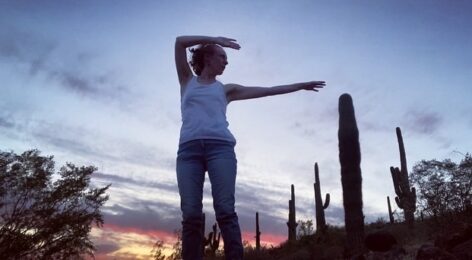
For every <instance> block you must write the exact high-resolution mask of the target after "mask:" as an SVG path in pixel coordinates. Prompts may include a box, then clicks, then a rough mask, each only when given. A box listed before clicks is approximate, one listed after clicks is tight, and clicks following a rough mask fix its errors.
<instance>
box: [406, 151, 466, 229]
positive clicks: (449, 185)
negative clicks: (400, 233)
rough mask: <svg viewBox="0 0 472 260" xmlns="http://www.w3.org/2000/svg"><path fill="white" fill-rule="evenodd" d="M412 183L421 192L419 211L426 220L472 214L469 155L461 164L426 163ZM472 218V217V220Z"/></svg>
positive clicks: (418, 166)
mask: <svg viewBox="0 0 472 260" xmlns="http://www.w3.org/2000/svg"><path fill="white" fill-rule="evenodd" d="M410 178H411V182H412V184H413V185H415V186H416V187H417V189H418V193H419V194H418V204H419V205H418V207H419V210H420V212H421V213H422V214H423V217H427V218H429V217H431V218H432V220H434V221H435V222H436V224H439V223H438V222H440V220H442V219H444V218H440V217H449V219H448V220H447V221H452V220H454V218H455V216H457V215H458V214H459V215H461V214H463V213H466V212H471V210H472V156H471V155H470V154H466V155H465V156H464V158H463V159H462V161H461V162H460V163H459V164H457V163H455V162H452V161H451V160H450V159H445V160H443V161H438V160H428V161H427V160H422V161H421V162H418V163H417V164H416V165H415V166H414V167H413V171H412V173H411V174H410ZM471 217H472V216H471Z"/></svg>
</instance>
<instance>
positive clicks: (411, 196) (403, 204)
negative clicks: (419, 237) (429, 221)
mask: <svg viewBox="0 0 472 260" xmlns="http://www.w3.org/2000/svg"><path fill="white" fill-rule="evenodd" d="M396 131H397V139H398V148H399V149H400V169H399V168H398V167H390V172H391V174H392V180H393V187H394V188H395V193H396V194H397V197H395V202H396V203H397V205H398V207H399V208H401V209H403V214H404V215H405V222H406V223H407V225H408V227H410V228H413V227H414V222H415V215H414V214H415V211H416V190H415V188H414V187H412V188H411V189H410V182H409V180H408V168H407V165H406V154H405V146H404V145H403V137H402V132H401V130H400V127H397V129H396Z"/></svg>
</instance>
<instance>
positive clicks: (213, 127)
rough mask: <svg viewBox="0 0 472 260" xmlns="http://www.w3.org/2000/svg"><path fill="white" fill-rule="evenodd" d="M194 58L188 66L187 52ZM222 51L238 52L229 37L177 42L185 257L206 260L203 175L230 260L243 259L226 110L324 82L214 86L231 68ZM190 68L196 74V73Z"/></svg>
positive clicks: (179, 170)
mask: <svg viewBox="0 0 472 260" xmlns="http://www.w3.org/2000/svg"><path fill="white" fill-rule="evenodd" d="M195 45H198V46H197V47H195V48H193V49H191V50H190V52H191V53H192V58H191V60H190V62H188V61H187V52H186V49H187V48H189V47H192V46H195ZM222 47H227V48H232V49H236V50H238V49H239V48H240V46H239V44H237V43H236V40H234V39H230V38H225V37H208V36H180V37H177V39H176V42H175V64H176V67H177V74H178V77H179V82H180V95H181V112H182V128H181V131H180V140H179V150H178V153H177V182H178V186H179V194H180V206H181V210H182V218H183V221H182V257H183V259H184V260H195V259H202V255H201V253H202V250H201V249H202V238H203V234H202V224H203V223H202V221H203V219H202V208H203V204H202V199H203V182H204V179H205V172H208V176H209V178H210V182H211V190H212V196H213V207H214V209H215V214H216V220H217V222H218V226H219V227H220V230H221V234H222V236H223V241H224V250H225V256H226V259H231V260H235V259H236V260H237V259H242V258H243V246H242V242H241V231H240V228H239V223H238V217H237V215H236V211H235V208H234V205H235V199H234V194H235V183H236V163H237V161H236V156H235V153H234V146H235V144H236V139H235V138H234V136H233V135H232V134H231V132H230V131H229V129H228V122H227V120H226V106H227V105H228V104H229V103H230V102H232V101H236V100H244V99H251V98H260V97H265V96H272V95H279V94H286V93H290V92H295V91H298V90H312V91H318V89H319V88H322V87H323V86H324V85H325V83H324V81H311V82H303V83H296V84H291V85H281V86H274V87H245V86H241V85H238V84H222V83H221V82H220V81H218V80H216V76H217V75H221V74H223V71H224V69H225V67H226V65H228V61H227V57H226V53H225V51H224V50H223V48H222ZM189 63H190V65H191V67H192V69H193V72H195V74H196V76H195V75H194V74H193V73H192V70H191V69H190V66H189Z"/></svg>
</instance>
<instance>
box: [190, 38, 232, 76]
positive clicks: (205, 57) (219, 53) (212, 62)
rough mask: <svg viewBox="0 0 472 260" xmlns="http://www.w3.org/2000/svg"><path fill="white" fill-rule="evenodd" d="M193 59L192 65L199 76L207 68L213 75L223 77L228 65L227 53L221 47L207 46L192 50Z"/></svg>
mask: <svg viewBox="0 0 472 260" xmlns="http://www.w3.org/2000/svg"><path fill="white" fill-rule="evenodd" d="M190 52H191V53H192V59H191V60H190V65H191V66H192V69H193V71H194V72H195V74H197V75H198V76H200V75H201V73H202V71H203V70H204V69H205V68H206V69H207V70H210V72H211V73H212V74H215V75H221V74H222V73H223V70H224V69H225V66H226V65H227V64H228V61H227V57H226V52H225V51H224V50H223V48H221V47H220V46H219V45H216V44H205V45H200V46H198V47H196V48H193V49H190Z"/></svg>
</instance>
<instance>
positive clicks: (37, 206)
mask: <svg viewBox="0 0 472 260" xmlns="http://www.w3.org/2000/svg"><path fill="white" fill-rule="evenodd" d="M96 170H97V169H96V168H95V167H93V166H87V167H84V166H82V167H76V166H75V165H73V164H72V163H67V164H66V165H65V166H63V167H61V168H60V170H59V171H58V173H57V174H56V173H55V169H54V161H53V157H52V156H48V157H45V156H41V155H40V152H39V151H38V150H30V151H26V152H24V153H22V154H21V155H17V154H15V153H13V152H3V151H0V255H1V256H2V259H25V258H26V259H70V258H75V259H77V258H79V259H80V258H83V257H84V256H85V255H89V256H93V251H94V250H95V248H94V245H93V243H92V241H91V240H90V238H89V233H90V230H91V228H92V225H93V224H94V223H95V224H96V225H97V226H101V225H103V218H102V214H101V211H100V207H101V206H102V205H103V204H104V203H105V202H106V201H107V200H108V195H106V194H105V191H106V190H107V189H108V187H109V185H108V186H105V187H102V188H95V187H91V184H90V177H91V175H92V173H93V172H95V171H96ZM53 180H54V181H53Z"/></svg>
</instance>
